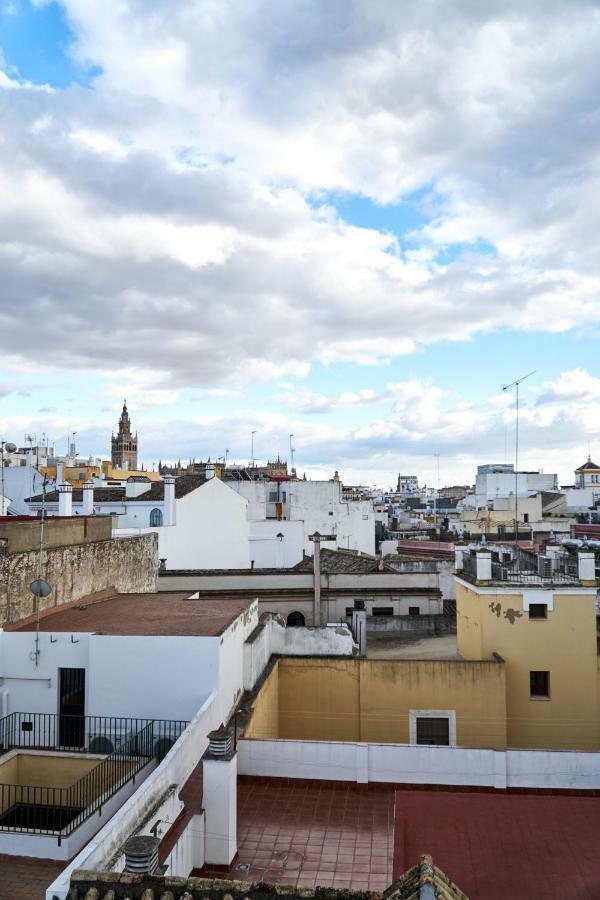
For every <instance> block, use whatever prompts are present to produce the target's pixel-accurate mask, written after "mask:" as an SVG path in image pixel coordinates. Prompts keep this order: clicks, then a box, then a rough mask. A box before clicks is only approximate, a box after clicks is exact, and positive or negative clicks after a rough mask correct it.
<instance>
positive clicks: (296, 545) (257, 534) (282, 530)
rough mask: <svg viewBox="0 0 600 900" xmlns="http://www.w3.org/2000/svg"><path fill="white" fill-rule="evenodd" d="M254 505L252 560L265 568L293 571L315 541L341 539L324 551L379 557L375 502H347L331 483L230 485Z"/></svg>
mask: <svg viewBox="0 0 600 900" xmlns="http://www.w3.org/2000/svg"><path fill="white" fill-rule="evenodd" d="M227 484H228V485H230V486H231V487H232V488H233V489H234V490H235V491H237V493H238V494H239V495H240V496H241V497H244V498H245V499H246V500H247V502H248V520H249V523H250V560H251V561H253V562H254V565H255V566H257V567H260V568H268V567H274V566H293V565H295V564H296V563H298V562H299V561H300V560H301V559H302V556H303V551H305V552H306V553H312V549H313V548H312V543H311V541H310V540H309V535H311V534H314V532H316V531H318V532H319V533H320V534H335V536H336V539H335V541H330V542H323V544H322V546H323V547H328V548H330V549H335V548H336V547H341V548H343V549H346V550H359V551H361V552H363V553H375V512H374V510H373V504H372V502H371V501H370V500H344V498H343V489H342V483H341V482H340V481H339V480H337V479H335V478H334V479H332V480H331V481H296V480H283V479H277V480H270V481H228V482H227Z"/></svg>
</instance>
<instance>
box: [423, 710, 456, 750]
mask: <svg viewBox="0 0 600 900" xmlns="http://www.w3.org/2000/svg"><path fill="white" fill-rule="evenodd" d="M416 743H417V744H429V745H430V746H439V747H449V746H450V719H449V718H448V717H447V716H417V740H416Z"/></svg>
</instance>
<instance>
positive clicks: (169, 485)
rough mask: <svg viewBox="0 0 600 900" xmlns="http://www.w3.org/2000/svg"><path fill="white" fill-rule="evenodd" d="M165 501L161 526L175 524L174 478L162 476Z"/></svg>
mask: <svg viewBox="0 0 600 900" xmlns="http://www.w3.org/2000/svg"><path fill="white" fill-rule="evenodd" d="M163 483H164V486H165V499H164V506H163V525H174V524H175V478H174V477H173V475H164V476H163Z"/></svg>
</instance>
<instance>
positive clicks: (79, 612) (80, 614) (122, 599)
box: [5, 591, 254, 637]
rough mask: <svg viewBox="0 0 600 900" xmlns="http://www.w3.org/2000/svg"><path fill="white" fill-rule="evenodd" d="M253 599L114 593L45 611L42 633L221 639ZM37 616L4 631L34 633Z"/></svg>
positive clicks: (177, 593) (7, 627)
mask: <svg viewBox="0 0 600 900" xmlns="http://www.w3.org/2000/svg"><path fill="white" fill-rule="evenodd" d="M253 602H254V598H245V597H222V598H221V597H220V598H219V599H217V600H216V599H204V598H202V597H200V599H190V591H173V592H170V591H163V592H162V593H160V594H159V593H155V594H114V595H113V596H112V597H105V598H96V599H94V598H90V599H82V600H77V601H76V602H75V603H69V604H66V605H65V606H58V607H54V608H52V609H49V610H46V611H45V612H44V613H42V615H41V618H40V631H49V632H50V631H71V632H87V633H90V634H107V635H139V636H145V635H148V636H161V635H166V636H193V637H194V636H202V637H216V636H217V635H220V634H222V633H223V632H224V631H225V630H226V629H227V628H228V627H229V626H230V625H231V624H232V623H233V622H234V621H235V620H236V619H237V618H238V617H239V616H240V615H241V614H242V613H243V612H245V610H247V609H248V607H249V606H250V605H251V604H252V603H253ZM35 627H36V625H35V617H34V616H30V617H29V618H28V619H25V620H23V621H22V622H17V623H15V624H14V625H8V626H6V628H5V631H35Z"/></svg>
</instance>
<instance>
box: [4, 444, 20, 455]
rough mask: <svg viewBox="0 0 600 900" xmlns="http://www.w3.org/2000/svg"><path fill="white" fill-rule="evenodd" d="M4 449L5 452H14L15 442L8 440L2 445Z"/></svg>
mask: <svg viewBox="0 0 600 900" xmlns="http://www.w3.org/2000/svg"><path fill="white" fill-rule="evenodd" d="M4 449H5V450H6V452H7V453H14V452H15V450H16V449H17V445H16V444H12V443H11V442H10V441H9V442H8V443H7V444H5V445H4Z"/></svg>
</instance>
